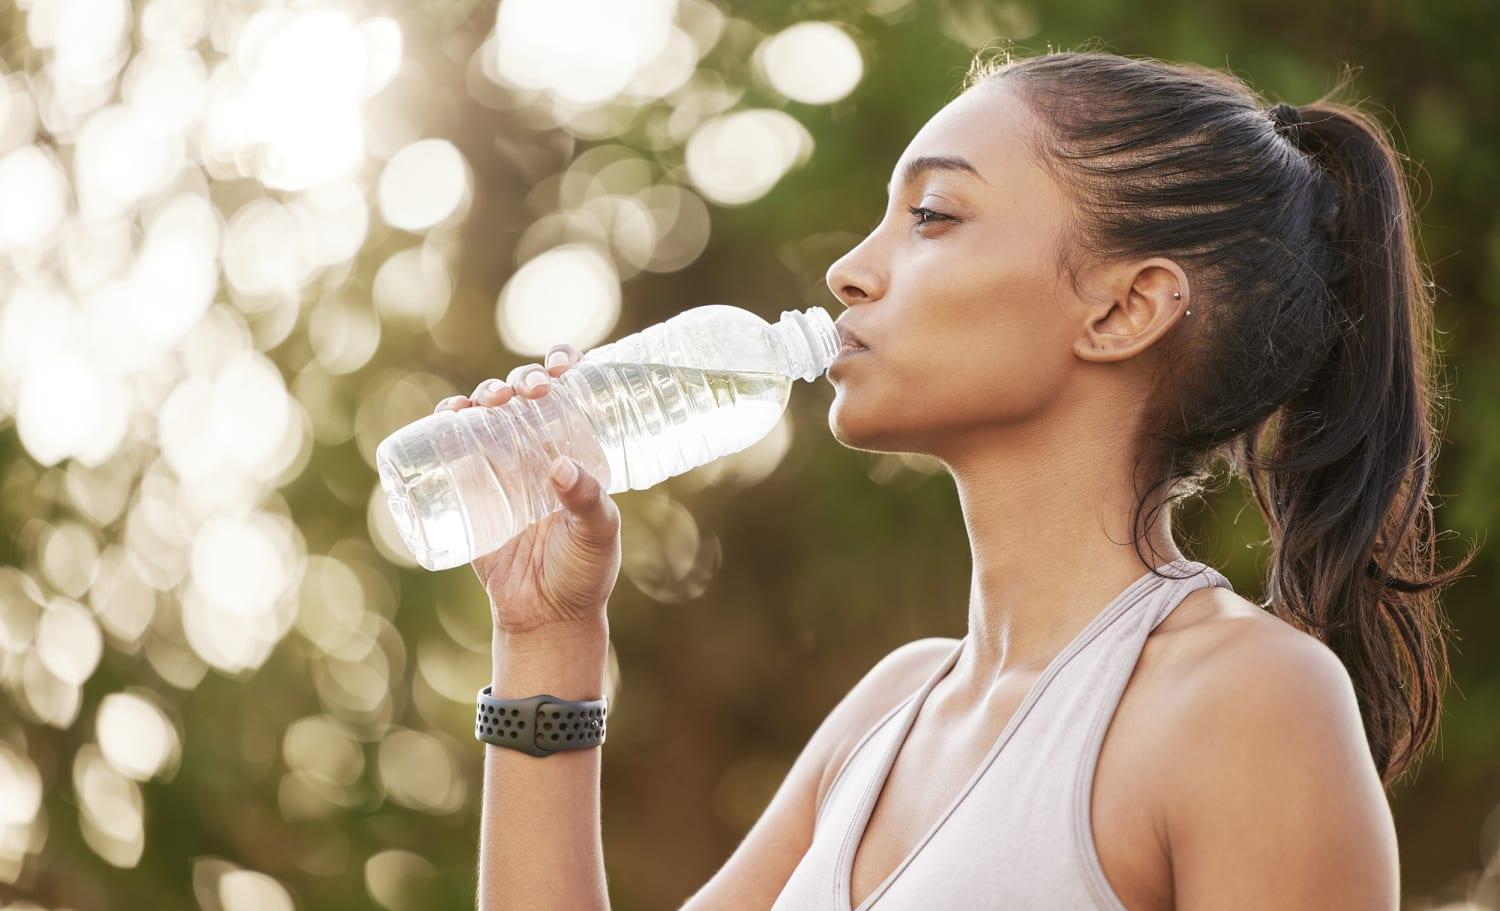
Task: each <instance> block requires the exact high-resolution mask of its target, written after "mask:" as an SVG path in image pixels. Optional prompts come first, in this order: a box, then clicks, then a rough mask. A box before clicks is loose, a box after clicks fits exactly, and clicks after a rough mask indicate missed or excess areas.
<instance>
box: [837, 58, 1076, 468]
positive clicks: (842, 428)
mask: <svg viewBox="0 0 1500 911" xmlns="http://www.w3.org/2000/svg"><path fill="white" fill-rule="evenodd" d="M1035 129H1036V121H1035V117H1034V115H1033V114H1032V113H1031V112H1030V110H1028V109H1027V108H1026V106H1025V105H1024V104H1023V102H1022V101H1021V100H1020V98H1019V96H1018V95H1017V94H1016V92H1015V90H1014V89H1012V88H1011V87H1009V86H1007V85H1006V84H1005V83H1004V82H1003V81H1002V80H1000V79H991V80H989V81H988V82H986V83H982V84H980V85H979V86H976V87H975V88H973V89H971V90H970V91H968V92H966V93H964V94H963V95H962V96H960V97H959V98H958V99H957V100H955V101H954V102H953V103H951V104H949V105H948V106H947V107H945V108H944V109H943V110H942V111H940V112H938V114H937V116H935V117H933V118H932V120H930V121H929V122H928V123H927V125H926V126H924V127H923V128H922V130H921V132H919V133H918V134H917V136H916V138H915V139H913V140H912V142H911V145H910V146H908V147H907V149H906V152H905V153H904V154H903V155H902V156H901V160H900V161H898V162H897V163H896V169H895V173H894V175H893V177H892V180H891V186H890V198H889V201H888V203H887V205H886V210H885V215H884V217H883V218H882V219H881V221H880V224H878V225H877V226H876V227H875V229H874V231H872V232H871V233H870V235H869V236H868V237H866V238H865V239H864V241H863V242H862V243H860V244H859V245H858V246H857V247H855V248H854V249H853V250H850V251H849V252H848V253H847V254H845V255H844V257H843V258H841V259H840V260H839V261H838V262H836V263H834V264H833V266H832V267H831V268H830V269H829V270H828V286H829V288H831V289H832V290H833V293H834V294H835V295H837V296H838V298H839V299H840V300H842V301H843V302H844V304H845V306H847V307H848V310H847V312H845V313H844V314H843V315H842V316H841V317H840V318H839V320H838V323H839V325H840V327H841V328H843V329H845V330H847V331H848V332H850V333H852V334H853V335H855V336H857V337H858V338H859V340H860V341H861V342H862V343H863V344H864V345H865V346H866V347H867V350H863V351H856V352H854V353H850V354H845V355H842V356H841V357H840V358H839V359H838V360H837V361H836V362H835V363H834V365H833V368H832V369H831V370H830V371H829V374H828V377H829V380H830V382H832V384H833V386H834V389H835V398H834V402H833V407H832V409H831V411H830V412H829V425H830V427H831V428H832V430H833V434H834V436H835V437H836V438H837V439H838V440H839V441H840V442H842V443H844V444H845V445H847V446H851V447H854V448H857V449H868V450H878V451H899V452H924V453H929V454H933V455H937V456H938V457H939V458H943V459H945V460H948V459H953V458H961V457H962V453H963V452H964V451H965V450H966V449H969V448H971V447H983V446H986V445H990V444H992V443H994V442H995V441H996V440H997V439H999V437H998V436H997V433H998V434H1001V435H1007V434H1013V433H1014V432H1015V431H1016V430H1017V429H1024V428H1027V427H1030V428H1033V429H1034V428H1036V427H1040V426H1044V423H1045V415H1046V413H1047V412H1048V410H1049V409H1053V408H1057V407H1065V401H1066V398H1067V394H1066V393H1067V388H1068V380H1069V379H1070V377H1071V376H1072V375H1073V373H1074V372H1075V371H1076V370H1077V368H1078V367H1079V366H1080V362H1079V361H1078V360H1077V359H1076V358H1075V357H1074V356H1073V353H1072V345H1073V341H1074V338H1075V336H1076V335H1077V333H1078V331H1079V330H1080V329H1081V328H1082V323H1081V321H1080V316H1081V314H1082V312H1083V311H1082V309H1081V301H1080V299H1079V297H1078V295H1077V293H1076V292H1075V291H1074V290H1073V285H1072V283H1071V281H1070V280H1069V277H1068V276H1067V274H1066V273H1064V272H1063V271H1062V270H1061V269H1060V267H1059V256H1058V253H1059V249H1060V248H1059V244H1060V243H1061V242H1062V236H1063V228H1064V224H1065V220H1066V217H1067V213H1068V207H1069V203H1068V200H1067V199H1066V197H1065V196H1064V195H1063V193H1062V191H1061V190H1060V189H1059V188H1058V187H1057V186H1056V185H1055V183H1054V182H1053V180H1052V178H1051V177H1049V176H1048V174H1047V173H1046V172H1045V171H1043V170H1042V168H1041V166H1040V165H1039V164H1038V163H1037V162H1036V161H1035V160H1034V155H1033V153H1032V151H1031V147H1030V140H1031V137H1032V136H1033V132H1034V130H1035Z"/></svg>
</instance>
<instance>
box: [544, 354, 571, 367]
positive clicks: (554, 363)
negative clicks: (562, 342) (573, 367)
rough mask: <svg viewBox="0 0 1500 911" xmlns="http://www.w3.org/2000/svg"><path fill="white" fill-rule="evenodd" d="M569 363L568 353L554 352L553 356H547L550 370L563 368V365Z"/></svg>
mask: <svg viewBox="0 0 1500 911" xmlns="http://www.w3.org/2000/svg"><path fill="white" fill-rule="evenodd" d="M567 362H568V352H566V351H554V352H552V353H551V354H549V355H547V366H548V367H549V368H550V367H561V366H562V365H564V364H566V363H567Z"/></svg>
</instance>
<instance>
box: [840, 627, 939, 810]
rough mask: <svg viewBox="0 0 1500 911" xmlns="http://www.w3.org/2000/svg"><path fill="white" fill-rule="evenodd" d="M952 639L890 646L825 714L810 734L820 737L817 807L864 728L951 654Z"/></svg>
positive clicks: (859, 739)
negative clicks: (821, 754) (814, 731)
mask: <svg viewBox="0 0 1500 911" xmlns="http://www.w3.org/2000/svg"><path fill="white" fill-rule="evenodd" d="M958 642H959V640H957V639H943V638H930V639H918V640H916V641H913V642H908V643H906V644H905V645H902V646H900V647H899V648H896V649H895V650H893V651H892V652H891V653H890V654H888V655H886V656H885V657H884V658H882V659H881V660H880V661H879V662H877V663H876V664H875V666H874V667H872V668H871V669H870V671H869V672H868V673H866V674H865V676H864V677H862V678H861V679H860V681H859V682H858V683H856V684H855V685H854V687H853V688H852V689H851V690H850V691H849V694H848V695H847V696H845V697H844V698H843V700H842V701H840V702H839V704H838V705H837V706H836V707H835V708H834V709H833V711H832V712H830V713H829V715H828V717H827V719H826V720H824V722H823V725H822V727H821V728H820V729H819V731H818V733H817V735H816V736H817V737H818V738H819V739H820V740H821V741H822V753H823V775H822V780H821V782H820V783H819V786H818V805H819V806H821V805H822V803H823V798H824V796H826V794H827V792H828V789H829V788H830V787H831V786H832V784H833V780H834V778H835V777H836V776H837V775H838V772H839V770H840V769H841V768H843V766H844V762H845V761H846V760H847V759H848V758H849V755H850V754H851V753H853V752H854V748H855V747H857V746H858V745H859V743H860V741H861V740H863V739H864V737H865V735H866V734H868V733H869V732H870V729H871V728H873V727H874V726H875V725H876V724H877V723H878V722H879V721H880V719H882V718H884V717H885V716H886V715H887V714H889V713H890V711H891V710H892V709H894V708H896V707H897V706H899V705H900V704H901V703H902V702H903V701H905V699H906V697H908V696H910V695H911V694H912V693H914V692H916V691H917V690H918V689H919V688H920V687H921V686H922V684H923V683H925V682H926V681H927V678H928V677H930V676H932V674H933V672H935V671H936V670H937V669H938V667H939V666H940V665H941V664H942V663H943V661H944V660H946V659H947V658H948V656H949V655H951V654H953V650H954V649H955V648H957V647H958Z"/></svg>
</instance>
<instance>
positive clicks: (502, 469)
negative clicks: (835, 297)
mask: <svg viewBox="0 0 1500 911" xmlns="http://www.w3.org/2000/svg"><path fill="white" fill-rule="evenodd" d="M838 350H839V336H838V332H837V331H836V330H835V329H834V326H833V320H832V318H831V317H829V315H828V312H827V311H826V310H823V309H822V308H821V307H813V308H810V309H808V310H804V311H801V312H798V311H796V310H788V311H786V312H785V313H782V314H781V319H780V321H779V322H777V323H775V324H768V323H766V321H765V320H763V319H761V318H760V317H758V316H756V315H755V314H753V313H751V312H749V311H747V310H741V309H739V308H738V307H728V306H723V305H711V306H706V307H696V308H694V309H692V310H688V311H686V312H684V313H681V314H679V315H677V316H675V317H672V318H671V319H669V320H667V321H666V322H664V323H661V324H659V325H656V326H652V327H651V328H649V329H645V330H642V331H641V332H638V333H636V334H634V335H631V336H628V337H626V338H624V339H621V340H620V341H618V342H615V343H613V344H609V345H603V346H600V347H598V348H594V349H592V350H591V351H589V352H588V353H586V354H585V355H584V356H583V358H582V360H580V361H579V362H578V363H577V364H575V365H574V366H573V367H572V368H571V369H569V370H568V371H567V372H566V373H564V374H563V375H562V376H561V377H559V378H557V379H554V380H553V381H552V384H551V388H550V389H549V390H548V391H547V394H546V395H544V396H542V397H541V398H539V399H527V398H523V397H521V396H519V395H518V396H516V397H514V398H512V399H511V400H510V401H509V402H507V403H505V404H504V405H502V406H500V407H498V408H489V407H484V406H475V407H472V408H465V409H463V410H462V411H441V412H438V413H436V414H432V415H428V416H427V417H424V418H422V419H421V420H419V421H416V422H415V423H412V424H409V425H407V426H406V427H404V428H402V429H401V430H398V431H396V432H395V433H393V434H391V435H390V436H389V437H387V438H386V439H385V440H384V441H383V442H382V443H381V444H380V446H379V447H378V448H377V449H376V451H375V463H376V467H377V468H378V469H379V470H380V483H381V485H382V486H383V487H384V488H385V492H386V498H387V501H388V503H389V505H390V508H391V514H392V515H393V516H395V518H396V526H397V528H399V529H400V531H401V537H402V539H403V540H404V541H405V542H406V546H407V547H408V548H410V550H411V552H412V554H413V555H414V556H416V558H417V562H418V563H420V564H422V566H424V567H426V568H427V569H431V570H437V569H448V568H449V567H453V566H458V565H460V564H462V563H467V562H469V561H470V560H473V559H474V558H475V557H478V556H481V555H483V554H487V553H490V552H491V551H495V550H498V549H499V548H500V547H501V546H502V545H503V544H505V542H506V541H509V540H510V539H511V538H512V537H514V536H515V535H516V534H517V533H519V532H520V531H521V530H522V529H523V528H525V527H526V526H528V525H530V524H532V523H533V522H536V521H537V520H539V519H541V518H542V517H544V516H546V515H548V514H550V513H552V512H555V511H557V510H558V509H561V508H562V503H561V501H559V500H558V498H557V495H556V494H555V493H554V492H553V489H552V487H551V485H550V484H549V483H548V482H547V471H548V468H549V467H550V465H551V463H552V462H553V460H555V459H556V458H557V457H558V456H560V455H566V456H569V457H571V458H572V459H574V460H576V461H577V462H578V463H579V464H580V465H582V466H583V467H584V468H585V469H586V470H587V471H588V472H589V473H591V474H593V475H594V476H595V477H597V478H598V479H599V480H600V482H601V483H603V484H604V486H605V489H606V490H608V491H609V492H610V493H619V492H620V491H623V490H629V489H635V490H644V489H646V488H648V487H651V486H653V485H655V484H658V483H660V482H661V481H663V480H665V479H667V478H670V477H673V476H674V475H679V474H682V473H683V472H685V471H688V470H689V469H692V468H696V467H698V466H699V465H703V464H706V463H708V462H711V461H713V460H714V459H717V458H719V457H720V456H725V455H728V454H730V453H732V452H739V451H740V450H742V449H745V448H747V447H749V446H750V445H751V444H753V443H755V442H756V441H757V440H759V439H761V438H762V437H764V436H765V435H766V434H768V433H770V431H771V428H773V427H774V426H775V425H776V422H777V421H778V420H779V419H780V418H781V414H782V412H783V411H785V410H786V403H787V397H788V395H789V393H790V391H791V385H792V380H794V379H802V380H814V379H817V378H818V377H819V376H821V375H822V374H823V373H824V372H825V371H826V370H827V369H828V367H829V365H830V364H832V363H833V360H834V358H835V357H837V355H838Z"/></svg>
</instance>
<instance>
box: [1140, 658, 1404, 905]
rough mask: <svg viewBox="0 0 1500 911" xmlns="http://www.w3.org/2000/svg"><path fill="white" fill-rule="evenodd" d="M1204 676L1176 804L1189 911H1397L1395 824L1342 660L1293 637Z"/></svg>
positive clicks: (1182, 889) (1194, 702) (1191, 710)
mask: <svg viewBox="0 0 1500 911" xmlns="http://www.w3.org/2000/svg"><path fill="white" fill-rule="evenodd" d="M1195 677H1196V679H1193V680H1189V681H1186V682H1187V683H1188V684H1190V685H1189V686H1188V687H1186V688H1185V689H1186V690H1187V692H1188V693H1189V695H1188V696H1187V697H1186V698H1185V701H1184V704H1183V712H1182V714H1181V716H1180V717H1179V718H1178V724H1177V725H1176V730H1177V732H1178V733H1177V734H1176V735H1174V737H1173V740H1174V744H1173V747H1172V751H1173V753H1174V754H1175V756H1177V757H1178V762H1179V765H1178V767H1176V768H1174V769H1172V770H1171V776H1170V777H1171V784H1170V785H1169V796H1168V798H1167V803H1166V806H1167V813H1168V816H1167V831H1168V833H1169V841H1170V852H1171V858H1172V869H1173V880H1174V882H1173V891H1174V893H1175V895H1176V907H1177V908H1178V909H1179V911H1250V909H1265V908H1277V909H1280V911H1321V909H1328V908H1351V909H1353V908H1358V909H1360V911H1395V909H1396V908H1397V907H1398V905H1399V901H1400V898H1399V888H1398V860H1397V854H1396V836H1395V827H1394V824H1393V822H1392V819H1391V812H1390V808H1389V805H1388V804H1387V802H1386V798H1385V793H1384V791H1383V789H1382V788H1381V783H1380V778H1379V775H1378V774H1377V773H1376V769H1375V764H1374V761H1373V760H1372V758H1371V756H1370V752H1369V748H1368V746H1367V745H1366V742H1365V737H1364V731H1363V728H1362V726H1361V723H1360V717H1359V711H1358V707H1357V705H1356V702H1355V696H1354V689H1353V686H1352V685H1351V684H1350V682H1349V676H1348V674H1347V673H1346V672H1345V671H1344V668H1343V666H1342V665H1341V664H1340V663H1339V662H1338V659H1337V658H1335V657H1334V655H1333V653H1332V652H1330V651H1328V649H1327V648H1326V647H1324V646H1323V645H1322V644H1321V643H1319V642H1318V641H1317V640H1315V639H1313V638H1311V637H1309V636H1306V635H1304V634H1302V633H1299V632H1297V631H1295V630H1292V629H1290V628H1285V629H1283V630H1281V631H1280V632H1279V633H1278V634H1273V635H1267V636H1262V635H1255V636H1247V637H1243V638H1242V639H1240V640H1239V641H1235V642H1233V643H1231V644H1228V645H1227V646H1226V647H1225V648H1224V649H1223V651H1222V652H1220V653H1219V654H1216V655H1215V656H1214V659H1213V660H1212V661H1210V662H1207V663H1206V664H1205V665H1204V669H1203V672H1202V673H1201V674H1198V675H1195Z"/></svg>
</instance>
